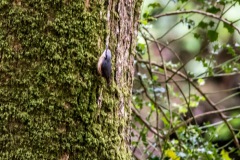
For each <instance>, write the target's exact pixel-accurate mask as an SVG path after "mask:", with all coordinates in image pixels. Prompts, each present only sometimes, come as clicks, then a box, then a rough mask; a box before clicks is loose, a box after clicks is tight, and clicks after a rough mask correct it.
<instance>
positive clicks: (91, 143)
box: [0, 0, 139, 160]
mask: <svg viewBox="0 0 240 160" xmlns="http://www.w3.org/2000/svg"><path fill="white" fill-rule="evenodd" d="M126 4H127V3H126ZM135 4H136V2H133V1H131V7H136V6H137V8H132V9H130V10H129V11H128V12H129V14H130V15H129V16H134V17H138V14H136V15H134V13H135V12H134V9H135V10H138V9H139V5H135ZM107 5H109V7H107ZM119 5H122V4H120V2H114V1H111V0H110V1H109V3H105V2H104V1H101V0H91V1H88V0H86V1H83V0H2V1H1V2H0V126H1V127H0V157H1V159H24V160H25V159H31V160H33V159H84V160H86V159H104V160H106V159H129V150H128V149H127V144H126V141H125V140H124V138H126V136H128V135H127V134H124V133H127V132H126V130H125V129H126V127H127V125H128V124H129V122H128V117H129V114H130V109H129V108H130V107H129V96H130V93H131V92H130V91H131V86H132V78H131V79H130V80H128V81H127V79H128V78H127V77H123V78H122V81H126V82H125V83H126V84H127V85H119V84H123V82H118V80H117V79H118V76H117V73H118V72H117V71H118V68H119V67H122V68H124V67H123V66H121V65H122V64H121V63H120V64H119V63H118V59H119V58H118V56H119V55H121V53H123V51H116V49H117V47H112V52H113V53H115V52H117V53H118V55H115V56H113V57H114V59H113V61H112V63H113V65H114V67H113V75H114V76H113V78H112V85H111V88H107V87H106V84H105V81H104V80H103V79H102V78H101V77H100V76H99V75H98V74H97V71H96V64H97V60H98V57H99V56H100V54H101V52H102V51H103V50H104V47H105V38H106V36H107V34H111V37H110V39H113V40H114V41H112V42H110V49H111V46H117V43H119V42H120V41H123V40H121V39H118V38H117V35H114V34H113V33H114V32H115V31H114V30H112V31H107V30H108V29H107V25H106V23H107V22H106V18H105V17H106V12H107V11H106V10H107V8H110V9H111V13H112V14H111V15H112V16H111V18H110V21H112V25H114V23H117V22H118V21H119V16H121V15H118V14H119V11H120V12H121V8H120V9H119V10H115V9H114V8H116V6H119ZM123 7H126V6H123ZM127 7H130V6H127ZM116 9H117V8H116ZM113 15H118V16H113ZM130 21H132V22H131V24H136V23H133V19H129V22H130ZM134 21H135V22H136V20H134ZM126 23H128V22H126ZM131 27H132V28H131V30H135V29H136V25H135V26H133V25H132V26H131ZM119 29H121V27H120V28H119ZM131 37H134V36H133V35H130V38H131ZM125 41H126V42H127V43H132V42H133V41H132V39H128V40H125ZM133 44H134V43H133ZM133 46H134V45H133ZM130 48H131V46H129V45H128V46H127V47H126V49H127V50H128V51H129V50H130ZM131 54H132V53H131V52H130V53H129V55H130V56H131ZM128 57H129V56H128ZM128 59H129V58H128ZM130 59H131V61H132V58H130ZM131 61H129V62H131ZM125 68H126V66H125ZM127 68H128V69H124V70H123V71H124V73H122V74H124V75H130V77H131V76H132V73H133V72H132V64H129V67H127ZM120 86H121V88H119V87H120ZM127 87H128V88H127ZM119 97H121V98H123V97H124V98H123V99H119ZM120 102H121V103H120ZM122 102H124V106H126V108H128V109H126V110H124V112H126V114H127V115H128V116H127V117H126V116H119V113H120V110H121V108H122V106H121V107H120V105H123V104H122Z"/></svg>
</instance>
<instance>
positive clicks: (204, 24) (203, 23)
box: [198, 21, 208, 29]
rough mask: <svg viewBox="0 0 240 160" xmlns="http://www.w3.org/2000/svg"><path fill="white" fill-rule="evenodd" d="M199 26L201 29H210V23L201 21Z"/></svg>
mask: <svg viewBox="0 0 240 160" xmlns="http://www.w3.org/2000/svg"><path fill="white" fill-rule="evenodd" d="M198 26H199V27H200V28H203V29H206V28H207V27H208V23H205V22H203V21H201V22H200V23H199V24H198Z"/></svg>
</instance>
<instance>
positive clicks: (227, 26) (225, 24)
mask: <svg viewBox="0 0 240 160" xmlns="http://www.w3.org/2000/svg"><path fill="white" fill-rule="evenodd" d="M223 26H224V28H226V29H227V30H228V32H229V33H233V32H234V28H233V26H231V25H229V24H227V23H224V25H223Z"/></svg>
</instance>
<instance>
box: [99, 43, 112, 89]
mask: <svg viewBox="0 0 240 160" xmlns="http://www.w3.org/2000/svg"><path fill="white" fill-rule="evenodd" d="M97 70H98V73H99V74H100V75H101V76H103V77H104V78H105V79H106V81H107V85H110V79H111V70H112V64H111V51H110V50H109V49H108V46H106V49H105V50H104V51H103V53H102V55H101V56H100V58H99V60H98V64H97Z"/></svg>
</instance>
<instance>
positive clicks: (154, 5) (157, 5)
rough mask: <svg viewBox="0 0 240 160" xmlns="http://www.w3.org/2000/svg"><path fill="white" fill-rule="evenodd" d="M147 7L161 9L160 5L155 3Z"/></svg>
mask: <svg viewBox="0 0 240 160" xmlns="http://www.w3.org/2000/svg"><path fill="white" fill-rule="evenodd" d="M148 7H149V8H150V7H152V8H157V7H161V5H160V3H158V2H155V3H150V4H149V5H148Z"/></svg>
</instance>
